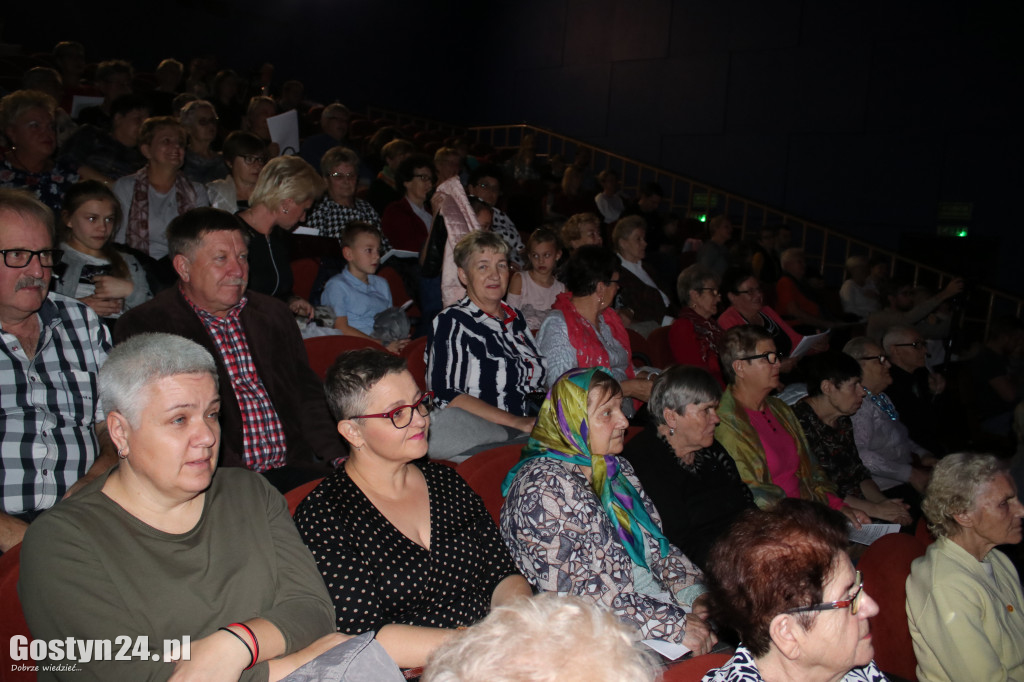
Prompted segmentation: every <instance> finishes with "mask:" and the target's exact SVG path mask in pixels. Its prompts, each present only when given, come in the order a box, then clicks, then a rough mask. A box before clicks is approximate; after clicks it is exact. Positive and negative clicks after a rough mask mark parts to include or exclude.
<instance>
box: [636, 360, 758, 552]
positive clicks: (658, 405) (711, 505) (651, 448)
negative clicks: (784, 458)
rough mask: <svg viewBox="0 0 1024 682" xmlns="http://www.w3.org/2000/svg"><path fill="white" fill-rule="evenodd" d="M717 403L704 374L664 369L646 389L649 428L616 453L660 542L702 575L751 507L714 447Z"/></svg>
mask: <svg viewBox="0 0 1024 682" xmlns="http://www.w3.org/2000/svg"><path fill="white" fill-rule="evenodd" d="M721 396H722V389H721V387H720V386H719V385H718V382H717V381H716V380H715V379H714V377H712V376H711V375H710V374H709V373H708V372H707V371H706V370H704V369H702V368H700V367H690V366H686V365H676V366H674V367H671V368H669V369H668V370H666V371H665V372H662V374H661V375H660V376H659V377H658V378H657V379H656V380H655V382H654V388H652V389H651V400H650V402H649V403H648V404H647V407H648V410H649V412H650V417H651V423H650V424H648V425H647V426H646V428H644V430H643V431H641V432H640V433H638V434H637V435H636V436H634V437H633V438H631V439H630V441H629V442H628V443H626V446H625V449H624V450H623V452H622V455H623V457H625V458H626V459H628V460H629V463H630V464H632V465H633V469H634V473H635V474H636V477H637V479H638V480H639V481H640V483H641V484H642V485H643V487H644V490H645V491H647V494H648V495H650V496H651V501H652V502H654V506H655V507H656V508H657V510H658V512H659V513H660V514H661V521H662V528H663V530H664V532H665V537H667V538H668V539H669V542H671V543H672V544H673V545H675V546H676V547H679V548H680V549H681V550H682V551H683V554H685V555H686V556H687V557H689V558H690V560H691V561H693V563H695V564H697V565H698V566H699V567H701V569H703V568H704V565H705V564H706V563H707V557H708V552H709V551H710V550H711V547H712V546H713V545H714V544H715V541H716V540H717V539H718V538H719V537H720V536H721V535H722V534H723V533H724V532H725V531H726V530H727V529H728V528H729V526H730V524H732V522H733V521H734V520H735V519H736V516H737V515H738V514H739V513H740V512H741V511H743V510H744V509H747V508H749V507H753V506H754V497H753V495H751V493H750V488H748V487H747V486H746V485H745V484H744V483H743V481H742V480H741V479H740V475H739V472H737V471H736V464H735V463H734V462H733V461H732V458H731V457H730V456H729V453H728V452H726V451H725V448H723V447H722V444H721V443H719V442H718V441H717V440H715V427H716V426H717V425H718V422H719V419H718V415H717V413H716V412H715V410H716V409H717V407H718V401H719V399H720V398H721Z"/></svg>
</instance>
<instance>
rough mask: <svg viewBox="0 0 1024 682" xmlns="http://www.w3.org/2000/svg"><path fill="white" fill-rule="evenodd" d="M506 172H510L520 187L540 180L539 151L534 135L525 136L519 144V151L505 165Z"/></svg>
mask: <svg viewBox="0 0 1024 682" xmlns="http://www.w3.org/2000/svg"><path fill="white" fill-rule="evenodd" d="M505 168H506V170H508V171H510V172H511V174H512V178H513V179H514V180H515V181H516V182H517V183H518V184H520V185H526V184H528V183H530V182H536V181H538V180H540V173H539V172H538V171H537V151H536V145H535V142H534V137H533V135H532V134H526V135H523V139H522V140H521V141H520V142H519V149H517V150H516V153H515V156H513V157H512V158H511V159H509V160H508V162H507V163H506V164H505Z"/></svg>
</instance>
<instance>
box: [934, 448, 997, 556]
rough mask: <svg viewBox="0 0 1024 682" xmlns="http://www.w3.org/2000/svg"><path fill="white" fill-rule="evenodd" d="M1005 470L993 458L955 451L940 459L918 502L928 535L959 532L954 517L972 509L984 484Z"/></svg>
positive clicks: (992, 456)
mask: <svg viewBox="0 0 1024 682" xmlns="http://www.w3.org/2000/svg"><path fill="white" fill-rule="evenodd" d="M1005 471H1006V467H1005V466H1004V465H1003V464H1002V463H1001V462H1000V461H999V460H998V459H996V457H995V456H994V455H986V454H979V453H971V452H959V453H956V454H953V455H946V456H945V457H943V458H942V459H940V460H939V463H938V464H936V465H935V470H934V471H933V472H932V480H931V481H930V482H929V483H928V488H927V489H926V490H925V492H924V500H923V501H922V502H921V511H923V512H924V515H925V517H926V518H927V519H928V530H930V531H931V532H932V535H934V536H935V537H937V538H938V537H947V538H951V537H954V536H956V535H958V534H959V533H960V531H961V530H962V529H961V527H960V523H959V522H958V521H957V520H956V515H957V514H963V513H964V512H969V511H971V510H972V509H974V504H975V502H976V501H977V497H978V493H979V492H980V491H981V489H982V488H983V487H984V486H985V484H986V483H988V482H989V481H991V480H992V479H993V478H995V477H996V476H997V475H999V474H1000V473H1002V472H1005Z"/></svg>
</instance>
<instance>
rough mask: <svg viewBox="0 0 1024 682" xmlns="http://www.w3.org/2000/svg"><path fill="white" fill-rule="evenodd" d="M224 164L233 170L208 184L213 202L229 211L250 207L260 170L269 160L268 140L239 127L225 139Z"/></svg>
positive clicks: (216, 206)
mask: <svg viewBox="0 0 1024 682" xmlns="http://www.w3.org/2000/svg"><path fill="white" fill-rule="evenodd" d="M222 156H223V158H224V164H225V165H226V166H227V167H228V169H229V170H230V172H231V174H230V175H229V176H228V177H226V178H222V179H221V180H214V181H213V182H211V183H210V184H209V185H207V186H206V191H207V192H208V193H209V196H210V205H211V206H213V207H214V208H219V209H220V210H222V211H227V212H228V213H237V212H238V211H241V210H244V209H246V208H249V197H250V196H252V191H253V190H254V189H256V182H257V181H258V180H259V178H260V171H262V170H263V166H265V165H266V164H267V159H268V158H269V157H268V154H267V143H266V142H264V141H263V140H261V139H260V138H258V137H256V136H255V135H253V134H252V133H243V132H242V131H240V130H236V131H235V132H233V133H231V134H230V135H228V137H227V139H226V140H224V151H223V153H222Z"/></svg>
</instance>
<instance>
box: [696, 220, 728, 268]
mask: <svg viewBox="0 0 1024 682" xmlns="http://www.w3.org/2000/svg"><path fill="white" fill-rule="evenodd" d="M730 239H732V223H731V222H729V219H728V218H726V217H725V216H724V215H720V216H718V217H716V218H712V219H711V221H710V222H709V223H708V239H707V241H705V242H704V243H703V244H702V245H701V247H700V250H699V251H698V252H697V262H698V263H700V264H701V265H703V266H704V267H706V268H707V269H708V270H710V271H711V272H713V273H715V276H716V277H718V278H719V279H721V277H722V275H724V274H725V271H726V270H727V269H728V268H729V264H730V262H731V261H732V257H731V256H730V255H729V249H728V248H726V246H725V245H726V244H727V243H728V241H729V240H730Z"/></svg>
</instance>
